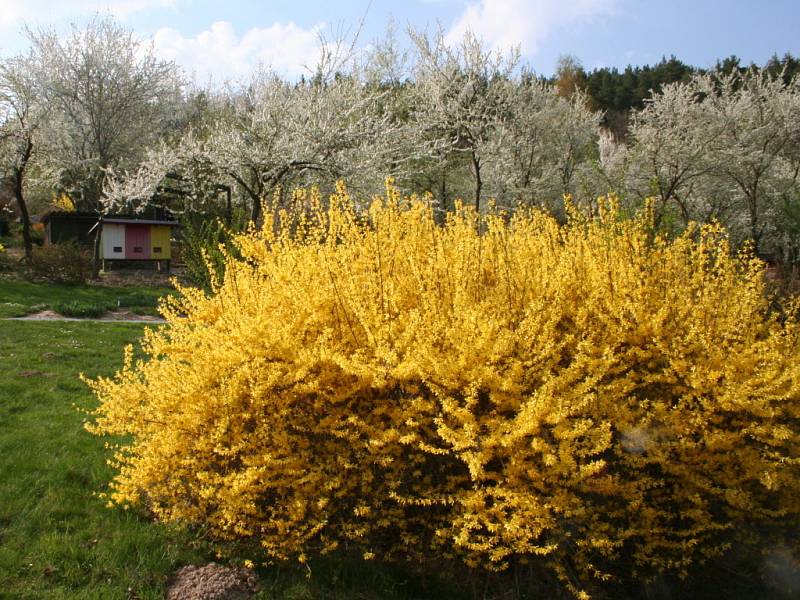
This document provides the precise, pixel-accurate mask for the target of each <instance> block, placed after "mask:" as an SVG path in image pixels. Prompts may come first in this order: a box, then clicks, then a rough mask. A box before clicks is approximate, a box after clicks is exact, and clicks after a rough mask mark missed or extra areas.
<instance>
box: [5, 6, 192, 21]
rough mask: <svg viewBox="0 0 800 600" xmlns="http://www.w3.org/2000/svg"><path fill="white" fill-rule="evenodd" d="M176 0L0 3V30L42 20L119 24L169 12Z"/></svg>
mask: <svg viewBox="0 0 800 600" xmlns="http://www.w3.org/2000/svg"><path fill="white" fill-rule="evenodd" d="M177 1H178V0H59V1H58V2H53V0H0V27H7V26H9V25H15V24H18V23H22V22H24V21H26V22H36V21H41V20H43V19H46V20H47V21H49V22H52V21H54V20H57V19H62V18H65V17H86V16H90V15H91V14H93V13H96V12H99V13H101V14H107V13H111V14H112V15H114V16H115V17H117V18H118V19H121V20H125V19H127V18H128V17H129V16H130V15H132V14H134V13H137V12H141V11H144V10H148V9H153V8H172V7H174V6H175V5H176V4H177Z"/></svg>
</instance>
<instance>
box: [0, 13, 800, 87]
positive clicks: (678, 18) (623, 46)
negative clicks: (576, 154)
mask: <svg viewBox="0 0 800 600" xmlns="http://www.w3.org/2000/svg"><path fill="white" fill-rule="evenodd" d="M96 11H102V12H110V13H112V14H114V15H115V16H116V17H117V18H118V19H119V20H120V21H121V22H122V23H124V24H125V25H126V26H127V27H130V28H131V29H133V30H134V31H136V32H137V34H138V35H140V36H141V37H142V38H151V39H153V41H154V44H155V48H156V50H157V51H158V52H159V53H160V54H161V55H162V56H164V57H165V58H169V59H171V60H175V61H177V62H178V63H180V64H181V65H183V66H184V67H185V68H186V69H187V70H189V71H190V72H193V73H195V74H196V76H197V77H198V79H200V80H205V79H208V77H209V76H211V77H213V78H214V79H215V80H217V81H222V80H225V79H229V78H239V77H244V76H246V75H247V73H248V72H250V70H251V69H252V68H253V67H254V66H256V65H257V64H258V63H259V62H261V63H269V64H271V65H272V66H273V68H275V70H276V71H278V72H279V73H281V74H283V75H285V76H288V77H294V76H297V75H298V74H299V73H301V72H302V71H303V65H308V64H311V63H313V62H314V60H315V57H316V52H317V37H318V34H319V33H322V34H323V35H326V36H328V37H331V36H332V35H334V32H335V31H337V30H339V29H348V28H349V29H350V30H351V31H352V30H354V29H355V27H356V25H357V23H358V22H359V21H360V19H361V18H362V16H364V15H365V14H366V18H365V21H364V29H363V31H362V34H361V38H360V41H361V43H362V44H368V43H369V42H370V41H372V40H374V39H375V38H376V37H379V36H380V35H381V34H382V32H383V31H384V29H385V27H386V24H387V22H388V21H389V19H393V20H394V22H395V23H396V25H397V28H398V29H399V30H400V31H401V32H402V30H404V29H405V28H406V26H409V25H410V26H413V27H415V28H425V27H426V26H427V27H429V28H434V27H436V26H437V24H439V25H441V26H442V27H443V28H444V30H445V31H446V32H447V35H448V36H449V38H450V39H453V40H454V39H457V38H458V37H459V36H460V35H461V34H462V33H463V31H465V30H466V29H470V30H473V31H474V32H476V33H477V34H478V35H479V36H480V37H481V38H482V39H483V40H484V42H485V43H486V45H487V46H491V47H496V48H499V49H506V48H508V47H509V46H511V45H513V44H519V46H520V48H521V50H522V55H523V60H524V62H525V63H527V64H529V65H530V66H532V67H533V69H534V70H535V71H537V72H538V73H542V74H545V75H549V74H551V73H552V71H553V68H554V66H555V64H556V61H557V59H558V56H559V55H560V54H573V55H575V56H577V57H578V58H579V59H580V60H581V62H582V63H583V65H584V66H585V67H586V68H588V69H592V68H595V67H600V66H616V67H619V68H624V67H625V66H626V65H627V64H645V63H653V62H657V61H658V60H659V59H660V58H661V57H662V56H669V55H671V54H674V55H676V56H677V57H678V58H680V59H681V60H683V61H685V62H687V63H690V64H693V65H697V66H703V67H707V66H712V65H713V63H714V61H715V60H716V59H717V58H724V57H726V56H729V55H731V54H736V55H737V56H739V57H740V58H742V59H743V60H744V61H745V62H750V61H754V62H756V63H759V64H761V63H763V62H765V61H766V60H767V59H768V58H769V57H770V56H771V55H772V54H773V53H778V54H779V55H783V54H784V53H786V52H791V53H792V54H794V55H795V56H798V55H800V1H799V0H762V1H761V2H758V1H756V0H752V1H749V0H728V1H712V0H693V1H687V0H670V1H663V0H662V1H657V0H472V1H468V0H467V1H465V0H404V1H402V2H390V1H386V0H373V1H372V2H371V3H370V2H369V0H353V1H351V2H343V1H339V0H327V1H323V0H294V1H289V0H273V1H264V2H255V1H246V0H226V1H225V0H224V1H210V0H105V1H99V2H98V1H96V0H60V1H57V2H52V1H49V0H0V53H2V54H4V55H8V54H11V53H15V52H19V51H22V50H23V49H24V48H25V46H26V45H27V44H26V39H25V36H24V35H23V34H22V33H21V31H22V28H23V25H24V24H28V25H30V26H34V27H35V26H38V25H44V26H52V27H55V28H56V29H57V30H59V31H67V30H68V26H69V23H71V22H77V23H80V22H81V21H85V20H86V19H87V18H89V17H90V16H91V15H92V14H93V13H94V12H96Z"/></svg>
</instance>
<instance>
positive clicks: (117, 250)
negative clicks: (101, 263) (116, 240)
mask: <svg viewBox="0 0 800 600" xmlns="http://www.w3.org/2000/svg"><path fill="white" fill-rule="evenodd" d="M114 252H122V246H114Z"/></svg>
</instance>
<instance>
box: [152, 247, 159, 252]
mask: <svg viewBox="0 0 800 600" xmlns="http://www.w3.org/2000/svg"><path fill="white" fill-rule="evenodd" d="M153 252H161V246H153Z"/></svg>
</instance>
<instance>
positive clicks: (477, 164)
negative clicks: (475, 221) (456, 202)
mask: <svg viewBox="0 0 800 600" xmlns="http://www.w3.org/2000/svg"><path fill="white" fill-rule="evenodd" d="M472 168H473V170H474V172H475V212H476V213H478V214H480V212H481V188H482V187H483V181H482V180H481V159H480V158H478V157H477V156H475V153H474V152H473V153H472Z"/></svg>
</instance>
